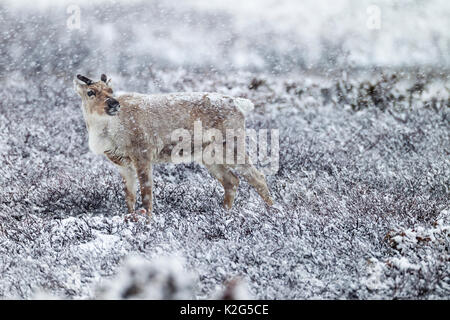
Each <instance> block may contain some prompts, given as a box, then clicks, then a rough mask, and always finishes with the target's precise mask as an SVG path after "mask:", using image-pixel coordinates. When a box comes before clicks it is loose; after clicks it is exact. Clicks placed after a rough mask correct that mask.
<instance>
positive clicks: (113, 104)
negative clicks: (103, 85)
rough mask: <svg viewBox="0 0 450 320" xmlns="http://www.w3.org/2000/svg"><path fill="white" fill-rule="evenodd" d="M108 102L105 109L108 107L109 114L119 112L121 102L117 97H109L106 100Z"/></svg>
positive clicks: (112, 114)
mask: <svg viewBox="0 0 450 320" xmlns="http://www.w3.org/2000/svg"><path fill="white" fill-rule="evenodd" d="M106 104H107V107H106V108H105V109H106V113H107V114H108V115H110V116H114V115H116V114H117V113H118V112H119V108H120V103H119V101H117V100H116V99H114V98H108V99H107V100H106Z"/></svg>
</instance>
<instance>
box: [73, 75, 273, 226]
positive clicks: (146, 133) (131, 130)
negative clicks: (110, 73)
mask: <svg viewBox="0 0 450 320" xmlns="http://www.w3.org/2000/svg"><path fill="white" fill-rule="evenodd" d="M74 84H75V90H76V91H77V93H78V94H79V95H80V97H81V101H82V105H81V109H82V111H83V116H84V120H85V122H86V127H87V130H88V134H89V148H90V150H91V151H92V152H94V153H95V154H102V155H105V156H106V157H107V158H108V159H109V160H110V161H111V162H113V163H114V164H115V165H116V166H117V168H118V170H119V172H120V175H121V176H122V179H123V181H124V184H125V199H126V204H127V208H128V213H129V215H131V217H132V218H133V219H136V215H135V214H136V211H135V204H136V191H137V188H136V186H137V181H136V177H137V180H139V184H140V191H141V195H142V204H143V207H144V208H143V209H141V211H140V212H141V213H144V214H145V213H146V215H147V218H148V219H150V217H151V213H152V188H153V179H152V164H154V163H164V162H173V161H172V158H173V157H172V154H171V153H172V151H173V150H174V147H175V143H174V141H172V139H171V134H172V132H173V131H174V130H176V129H179V128H183V129H185V130H188V131H189V132H190V133H191V134H192V133H193V130H194V122H195V121H198V120H200V121H201V122H202V124H203V126H205V127H206V128H214V129H216V130H220V132H222V133H223V134H224V136H226V130H228V129H233V130H237V131H240V132H245V117H244V116H245V113H247V112H248V111H250V110H251V109H253V103H252V102H251V101H250V100H247V99H242V98H233V97H229V96H225V95H220V94H217V93H202V92H194V93H170V94H151V95H144V94H138V93H126V94H122V95H118V96H114V94H113V89H112V87H111V79H108V78H107V77H106V75H104V74H102V75H101V78H100V81H97V82H94V81H92V80H90V79H89V78H87V77H84V76H82V75H77V78H76V79H74ZM228 143H230V142H228ZM232 143H234V141H233V142H232ZM223 145H224V147H226V145H227V141H226V139H225V140H224V141H223ZM202 147H205V145H204V144H202ZM244 153H245V155H244V157H245V161H244V163H238V162H236V163H231V164H230V163H212V164H206V163H203V165H205V166H206V168H207V169H208V171H209V172H210V173H211V175H212V176H213V177H215V178H216V179H217V180H219V182H220V183H221V184H222V186H223V188H224V191H225V195H224V201H223V206H224V208H226V209H231V207H232V205H233V202H234V198H235V195H236V191H237V188H238V185H239V178H238V176H237V175H236V174H235V173H234V172H233V170H235V171H236V172H237V173H239V174H240V175H241V176H243V177H244V178H245V179H246V180H247V181H248V182H249V184H250V185H251V186H253V187H254V188H255V189H256V191H257V192H258V194H259V195H260V196H261V197H262V199H263V200H264V201H265V203H266V204H267V205H270V206H271V205H272V204H273V201H272V199H271V196H270V193H269V190H268V188H267V184H266V181H265V178H264V176H263V174H261V173H260V172H259V171H258V170H257V169H256V168H255V167H254V166H253V164H252V162H251V159H250V157H249V156H248V154H247V152H246V151H244ZM194 161H195V157H194ZM197 162H199V163H202V162H203V161H201V159H200V161H198V159H197Z"/></svg>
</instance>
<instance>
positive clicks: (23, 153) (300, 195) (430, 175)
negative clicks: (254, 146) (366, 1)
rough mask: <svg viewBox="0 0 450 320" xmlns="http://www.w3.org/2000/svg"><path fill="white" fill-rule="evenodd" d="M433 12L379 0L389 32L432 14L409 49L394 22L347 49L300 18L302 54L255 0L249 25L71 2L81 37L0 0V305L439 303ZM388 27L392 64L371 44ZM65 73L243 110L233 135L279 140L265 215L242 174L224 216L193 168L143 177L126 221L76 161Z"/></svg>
mask: <svg viewBox="0 0 450 320" xmlns="http://www.w3.org/2000/svg"><path fill="white" fill-rule="evenodd" d="M430 2H431V3H432V4H430V5H428V4H424V2H421V1H417V2H415V1H407V2H405V3H407V4H406V5H404V7H402V5H401V3H400V2H398V3H397V6H400V9H404V10H406V11H401V10H400V11H401V12H397V11H395V10H394V9H395V8H394V6H391V5H388V4H387V2H383V1H381V2H380V6H381V8H382V9H383V10H384V12H386V15H387V17H388V20H387V23H391V22H392V21H394V18H395V17H402V18H404V17H407V16H408V15H413V16H414V15H415V14H417V12H419V11H420V10H423V11H420V12H426V13H427V14H428V15H429V16H431V17H435V19H434V21H435V22H436V23H435V24H433V25H432V26H431V25H430V23H429V24H427V23H426V21H425V22H424V23H419V24H418V25H419V26H418V30H417V32H416V35H417V37H418V38H420V39H422V40H423V41H425V42H426V41H428V40H430V39H431V40H430V42H429V43H428V42H426V43H427V45H428V47H427V49H426V50H422V48H415V47H414V43H415V42H414V39H413V38H408V37H411V32H406V31H405V30H403V31H404V32H403V33H402V32H401V31H402V30H400V29H395V30H396V32H390V31H389V30H385V29H383V28H382V29H380V31H379V34H378V35H377V34H376V33H373V32H370V34H371V37H372V38H371V39H372V40H373V41H372V40H371V41H367V42H366V41H365V40H360V41H359V42H358V41H357V39H358V37H359V38H364V35H365V33H364V31H358V30H362V29H361V28H357V27H354V30H355V31H354V33H352V35H353V38H346V36H348V34H349V33H351V32H350V31H349V30H353V29H352V22H351V21H355V20H352V19H351V18H348V17H347V16H345V15H344V13H343V12H344V11H345V5H343V8H341V11H339V10H337V8H336V7H335V6H331V7H330V8H328V7H327V6H325V5H322V10H321V11H320V12H321V14H320V16H318V19H319V18H320V17H322V18H323V19H328V17H329V16H333V15H337V17H342V16H343V15H344V18H345V19H344V21H345V24H344V25H343V26H342V27H341V28H337V29H336V31H335V32H336V34H334V35H335V36H336V37H333V34H329V33H327V32H325V31H326V29H325V30H321V29H317V28H319V27H318V24H317V23H316V24H311V23H310V24H308V23H306V22H305V28H306V27H308V26H309V27H310V28H312V29H309V30H310V31H312V32H314V34H315V35H316V38H317V39H316V40H317V41H318V44H317V47H318V48H321V51H319V53H318V55H317V56H315V59H312V60H311V59H310V57H312V56H314V54H313V53H314V52H315V51H314V50H313V51H308V50H310V48H309V47H308V44H307V43H308V41H306V40H305V42H302V39H303V40H304V39H306V38H305V37H307V35H306V31H304V29H302V30H301V31H298V32H299V33H298V34H295V37H298V39H299V40H298V41H297V42H295V41H294V40H293V38H292V37H293V33H292V30H297V29H296V27H297V25H295V23H297V22H296V21H297V20H295V19H293V20H292V21H290V20H286V19H283V24H281V25H278V27H276V28H275V27H273V26H274V25H276V23H275V22H274V21H276V20H277V19H278V17H279V16H283V14H285V12H284V11H283V12H281V11H282V10H281V9H280V10H281V11H276V12H273V11H270V10H268V8H265V7H264V5H267V3H269V1H261V2H258V5H256V4H255V5H254V6H261V7H258V8H260V9H261V10H260V11H261V12H272V15H273V16H270V15H269V16H264V15H263V16H262V18H264V19H265V20H264V21H266V22H267V23H266V24H265V23H263V21H262V20H261V21H259V22H258V21H256V20H257V17H258V15H256V14H255V15H253V16H252V15H250V12H252V10H250V9H251V8H247V9H246V11H245V10H244V11H243V12H245V13H247V14H249V15H250V16H249V20H245V19H244V20H245V21H247V22H246V23H252V28H250V27H249V25H247V24H245V23H244V22H243V17H242V16H241V15H242V12H241V13H236V12H234V11H233V10H232V9H231V8H228V7H227V6H225V7H224V6H222V5H219V4H217V5H216V6H214V5H210V4H205V3H203V2H202V1H199V2H197V3H196V4H195V5H194V4H192V3H191V1H188V2H186V3H185V4H183V5H177V6H174V5H172V4H171V2H166V3H165V4H164V5H163V4H161V3H158V2H149V3H140V2H136V3H132V4H124V3H109V4H101V5H100V4H90V5H89V7H84V6H83V5H80V8H81V21H82V24H81V29H80V30H68V29H67V26H66V19H67V17H68V14H67V12H66V7H64V6H62V7H61V8H60V7H58V8H56V9H55V8H53V9H52V10H50V9H48V8H46V7H45V6H44V7H40V8H27V9H26V10H25V9H23V8H22V7H20V6H19V7H18V6H15V5H12V4H6V3H2V4H0V13H1V14H0V28H1V29H0V31H1V34H0V37H1V43H0V51H1V55H0V84H1V85H0V97H1V99H0V164H1V165H0V298H21V299H31V298H36V297H37V298H43V297H44V298H51V297H53V298H65V299H80V298H88V299H93V298H101V299H103V298H114V299H122V298H123V299H127V298H151V299H160V298H165V299H178V298H183V299H205V298H230V297H232V298H248V297H251V298H255V299H394V298H400V299H448V298H449V293H450V262H449V261H450V257H449V245H450V243H449V242H450V240H449V239H450V237H449V236H450V203H449V193H450V190H449V185H450V183H449V182H450V161H449V150H450V135H449V132H450V130H449V129H450V124H449V111H450V108H449V107H450V95H449V88H450V87H449V79H448V77H449V73H448V70H449V61H448V55H445V52H446V51H445V50H448V44H449V43H450V42H449V41H448V32H447V30H448V28H443V26H445V23H448V21H447V20H445V19H441V16H440V15H439V13H437V12H436V10H435V9H434V6H433V4H434V5H440V6H442V7H443V9H445V8H448V4H447V3H444V2H440V1H430ZM261 3H262V4H261ZM286 3H287V4H289V5H287V6H286V8H287V9H285V11H286V12H288V11H289V8H292V6H294V4H293V2H290V1H287V2H286ZM305 3H306V4H305V5H303V7H300V8H303V9H304V10H303V11H302V12H305V11H307V10H309V9H311V8H310V7H311V3H310V2H309V1H306V2H305ZM343 3H344V4H346V5H347V6H350V5H351V4H352V2H351V1H344V2H343ZM359 3H360V2H359V1H358V5H357V6H361V5H360V4H359ZM383 5H384V6H385V7H383ZM88 8H89V10H88ZM327 8H328V9H327ZM84 9H86V10H84ZM327 10H328V11H327ZM300 11H301V10H300ZM337 11H339V12H340V13H339V12H337ZM441 11H445V10H441ZM447 11H448V9H447ZM258 12H259V11H258ZM355 12H357V11H355ZM362 12H363V14H365V7H364V6H362ZM275 13H277V14H275ZM354 14H356V13H354ZM442 14H443V15H444V17H445V14H444V13H442ZM262 18H261V19H262ZM255 19H256V20H255ZM391 20H392V21H391ZM118 21H120V23H117V22H118ZM446 21H447V22H446ZM422 22H423V21H422ZM289 23H291V24H289ZM392 23H393V22H392ZM326 26H328V25H326ZM313 27H314V28H313ZM328 27H329V26H328ZM328 27H327V28H328ZM292 28H293V29H292ZM405 28H407V27H405ZM244 30H245V31H246V32H244ZM391 31H392V30H391ZM303 32H305V33H303ZM358 32H359V33H358ZM389 35H390V36H391V37H394V38H389ZM401 35H405V36H404V41H403V42H401V43H402V46H403V47H402V48H403V49H405V48H409V51H408V50H407V49H405V52H407V53H408V52H411V54H410V55H409V54H407V53H405V52H404V51H402V50H399V51H398V54H399V55H401V57H402V59H400V58H399V57H397V56H396V57H395V58H394V57H393V54H394V53H392V52H391V53H389V51H388V53H386V52H384V53H383V51H382V50H381V49H377V50H374V51H373V52H372V51H371V47H370V46H368V43H372V44H373V43H374V41H375V43H376V42H377V41H380V42H379V45H384V46H385V47H386V48H388V47H389V46H390V45H392V46H394V45H395V43H397V41H396V39H395V37H400V38H401ZM432 35H434V36H432ZM274 39H276V40H277V41H272V40H274ZM295 39H297V38H295ZM355 39H356V40H355ZM293 41H294V42H293ZM355 41H357V42H356V43H355ZM192 43H194V45H192ZM250 44H254V45H255V47H254V49H252V48H250ZM358 44H361V50H362V51H363V52H362V53H361V52H359V53H358V52H355V50H356V49H355V47H357V46H358ZM408 46H409V47H408ZM446 46H447V47H446ZM206 48H209V49H208V50H206ZM389 48H390V47H389ZM188 49H189V50H188ZM203 49H205V50H203ZM232 49H235V50H232ZM303 49H304V50H303ZM392 50H394V49H392ZM394 51H395V50H394ZM427 52H428V53H430V55H431V56H432V58H430V57H429V56H427V54H426V53H427ZM447 52H448V51H447ZM381 53H383V54H381ZM386 54H387V56H386ZM409 56H410V57H411V59H410V60H409V62H410V63H409V64H408V63H405V65H402V61H406V60H407V58H408V57H409ZM390 57H391V58H392V59H390ZM385 62H386V63H385ZM379 65H381V67H380V66H379ZM374 66H377V67H374ZM76 73H83V74H86V75H87V76H91V77H92V78H94V79H98V78H99V76H100V74H101V73H106V74H108V76H109V75H111V76H112V78H113V87H114V89H115V90H124V91H137V92H143V93H152V92H155V93H159V92H174V91H212V92H219V93H222V94H227V95H233V96H237V97H243V98H248V99H251V100H252V101H253V102H254V104H255V110H254V111H252V112H251V113H249V114H248V116H247V126H248V127H249V128H254V129H272V128H275V129H279V133H280V141H279V143H280V159H279V170H278V172H277V173H276V174H273V175H269V176H267V181H268V185H269V188H270V190H271V193H272V195H273V198H274V201H275V205H274V206H273V207H267V206H266V205H265V204H264V203H263V202H262V200H261V199H260V198H259V196H258V195H257V194H256V192H255V191H254V190H253V189H251V188H250V187H249V185H248V184H247V183H246V182H245V181H244V180H241V185H240V188H239V191H238V194H237V197H236V201H235V204H234V206H233V208H232V210H231V211H226V210H224V209H223V208H222V197H223V190H222V187H221V185H220V184H219V183H218V182H217V181H216V180H215V179H213V178H212V177H211V176H210V175H209V174H208V172H207V171H206V169H204V168H203V167H201V166H199V165H197V164H185V165H173V164H170V165H168V164H167V165H157V166H156V167H155V170H154V207H153V212H154V217H153V221H152V222H151V223H150V224H146V223H145V221H144V220H143V221H138V222H133V223H132V222H128V223H126V222H125V221H124V214H125V212H126V205H125V201H124V194H123V191H122V181H121V179H120V176H119V174H118V173H117V171H116V170H115V168H113V166H112V164H111V163H110V162H108V161H107V160H106V159H105V158H102V157H99V156H95V155H93V154H92V153H91V152H90V151H89V149H88V144H87V131H86V127H85V124H84V121H83V117H82V111H81V109H80V99H79V97H78V96H77V95H76V93H75V91H74V88H73V84H72V79H73V77H74V75H75V74H76ZM139 202H140V199H138V203H139Z"/></svg>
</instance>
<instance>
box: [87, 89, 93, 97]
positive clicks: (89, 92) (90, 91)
mask: <svg viewBox="0 0 450 320" xmlns="http://www.w3.org/2000/svg"><path fill="white" fill-rule="evenodd" d="M87 95H88V96H89V97H91V96H95V92H94V91H92V90H89V91H88V92H87Z"/></svg>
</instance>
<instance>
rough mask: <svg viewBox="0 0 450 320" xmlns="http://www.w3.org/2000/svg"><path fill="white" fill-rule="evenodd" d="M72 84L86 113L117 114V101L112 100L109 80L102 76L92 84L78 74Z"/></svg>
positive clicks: (118, 106) (118, 105)
mask: <svg viewBox="0 0 450 320" xmlns="http://www.w3.org/2000/svg"><path fill="white" fill-rule="evenodd" d="M80 81H81V82H80ZM73 82H74V84H75V90H76V91H77V93H78V94H79V95H80V97H81V100H82V101H83V104H84V105H85V107H86V108H87V111H88V112H90V113H97V114H99V115H104V114H107V115H109V116H115V115H116V114H117V113H118V112H119V108H120V104H119V101H117V100H116V99H114V98H113V90H112V88H111V86H110V84H111V79H109V80H108V79H107V77H106V75H104V74H102V76H101V78H100V81H97V82H94V81H92V80H91V79H89V78H86V77H84V76H82V75H80V74H79V75H77V78H76V79H74V81H73Z"/></svg>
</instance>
